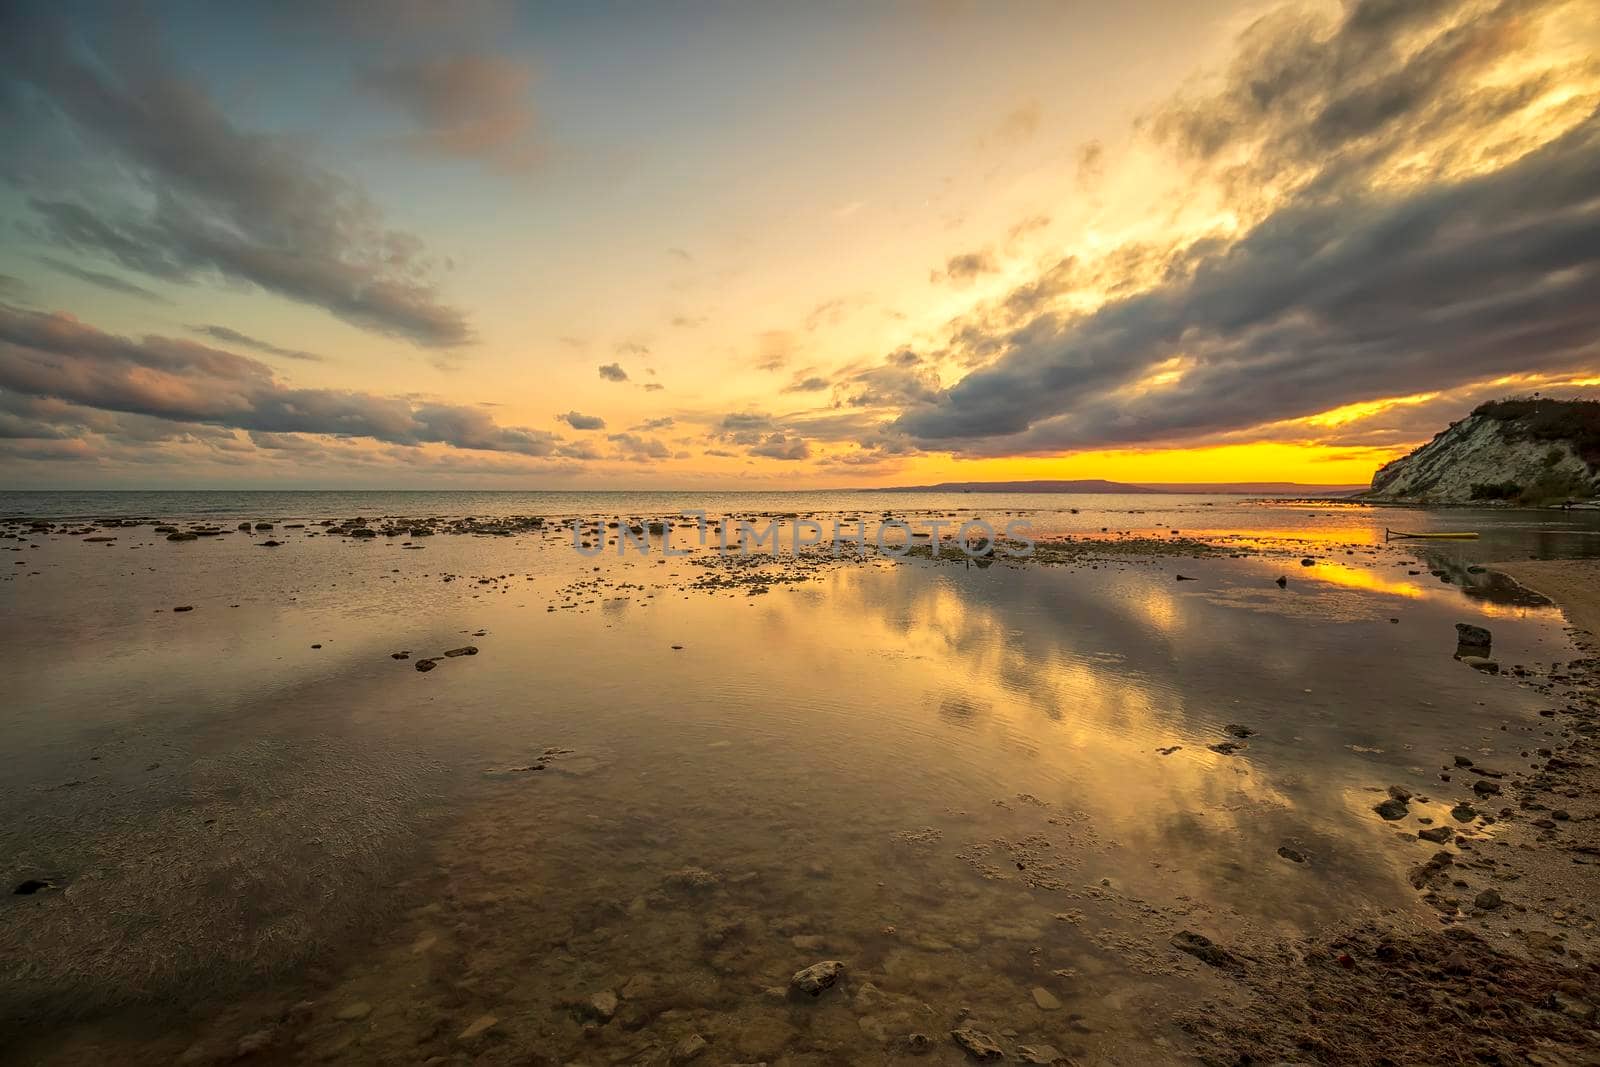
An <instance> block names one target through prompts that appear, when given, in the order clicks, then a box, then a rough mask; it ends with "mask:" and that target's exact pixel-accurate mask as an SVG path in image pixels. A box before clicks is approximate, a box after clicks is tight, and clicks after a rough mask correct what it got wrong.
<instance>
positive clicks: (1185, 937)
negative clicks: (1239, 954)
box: [1172, 930, 1239, 967]
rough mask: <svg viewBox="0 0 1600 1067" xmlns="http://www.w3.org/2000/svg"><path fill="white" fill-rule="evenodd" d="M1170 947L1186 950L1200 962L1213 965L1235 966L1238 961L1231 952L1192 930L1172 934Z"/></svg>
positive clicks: (1237, 964)
mask: <svg viewBox="0 0 1600 1067" xmlns="http://www.w3.org/2000/svg"><path fill="white" fill-rule="evenodd" d="M1172 947H1173V948H1175V949H1177V950H1178V951H1179V952H1187V953H1188V954H1189V955H1191V956H1193V957H1194V958H1195V959H1197V960H1199V961H1200V962H1201V963H1209V964H1210V965H1211V966H1213V967H1237V966H1239V961H1238V960H1236V959H1234V958H1233V954H1232V953H1231V952H1229V951H1228V950H1227V949H1225V948H1223V947H1222V946H1221V945H1219V944H1217V943H1216V942H1215V941H1213V940H1211V939H1210V938H1209V937H1207V936H1206V935H1204V934H1197V933H1195V932H1194V931H1193V930H1179V931H1178V932H1177V933H1175V934H1173V935H1172Z"/></svg>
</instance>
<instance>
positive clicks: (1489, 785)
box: [1472, 778, 1500, 797]
mask: <svg viewBox="0 0 1600 1067" xmlns="http://www.w3.org/2000/svg"><path fill="white" fill-rule="evenodd" d="M1472 791H1473V792H1474V793H1476V794H1478V795H1479V796H1480V797H1489V796H1498V795H1499V793H1500V784H1499V783H1498V782H1491V781H1489V780H1488V779H1487V778H1480V779H1478V780H1477V781H1476V782H1473V783H1472Z"/></svg>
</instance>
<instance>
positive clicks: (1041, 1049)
mask: <svg viewBox="0 0 1600 1067" xmlns="http://www.w3.org/2000/svg"><path fill="white" fill-rule="evenodd" d="M1017 1059H1018V1060H1020V1061H1021V1062H1023V1063H1049V1064H1056V1063H1069V1062H1071V1061H1070V1060H1068V1059H1067V1056H1066V1054H1065V1053H1063V1052H1062V1051H1061V1050H1060V1049H1058V1048H1056V1047H1055V1046H1054V1045H1018V1046H1017Z"/></svg>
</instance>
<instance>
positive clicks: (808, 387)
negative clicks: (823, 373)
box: [783, 375, 828, 393]
mask: <svg viewBox="0 0 1600 1067" xmlns="http://www.w3.org/2000/svg"><path fill="white" fill-rule="evenodd" d="M826 388H828V379H826V378H823V377H820V376H818V375H812V376H811V377H809V378H801V379H799V380H798V381H795V382H791V383H790V384H788V385H786V386H784V387H783V391H784V392H786V393H820V392H822V391H823V390H824V389H826Z"/></svg>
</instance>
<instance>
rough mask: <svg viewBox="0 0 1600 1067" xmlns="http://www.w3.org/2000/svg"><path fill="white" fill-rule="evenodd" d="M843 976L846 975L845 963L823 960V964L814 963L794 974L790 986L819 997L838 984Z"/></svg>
mask: <svg viewBox="0 0 1600 1067" xmlns="http://www.w3.org/2000/svg"><path fill="white" fill-rule="evenodd" d="M842 974H844V964H843V963H840V962H839V961H838V960H823V961H822V962H821V963H813V964H812V965H811V966H809V967H807V968H805V969H804V970H800V971H796V972H794V977H793V978H790V979H789V984H790V985H791V986H793V987H794V988H795V989H798V990H799V991H800V992H802V993H807V994H809V995H811V996H813V997H819V996H821V995H822V991H823V990H824V989H827V988H828V987H829V986H831V985H833V984H834V983H835V982H837V981H838V980H839V976H840V975H842Z"/></svg>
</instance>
